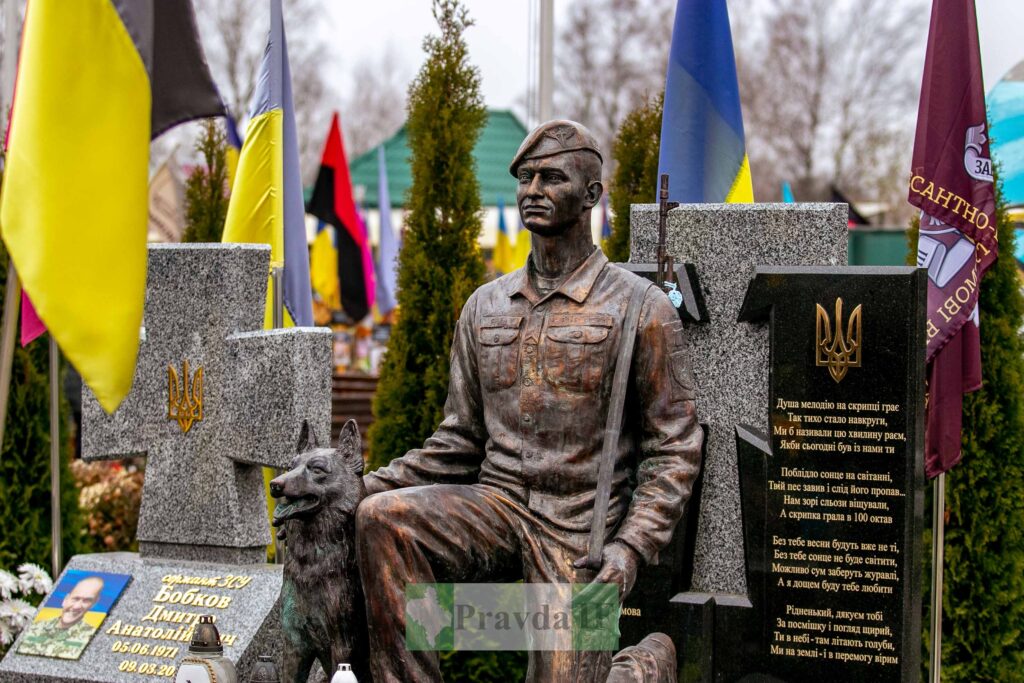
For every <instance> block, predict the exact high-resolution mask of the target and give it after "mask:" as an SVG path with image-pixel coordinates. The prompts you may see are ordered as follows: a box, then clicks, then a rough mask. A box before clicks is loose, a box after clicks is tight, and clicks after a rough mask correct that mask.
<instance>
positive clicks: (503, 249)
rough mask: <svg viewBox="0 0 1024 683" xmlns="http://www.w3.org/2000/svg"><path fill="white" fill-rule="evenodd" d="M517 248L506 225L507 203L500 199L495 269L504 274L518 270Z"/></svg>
mask: <svg viewBox="0 0 1024 683" xmlns="http://www.w3.org/2000/svg"><path fill="white" fill-rule="evenodd" d="M515 260H516V257H515V246H514V244H513V243H512V237H511V236H510V235H509V234H508V224H507V223H505V201H504V200H503V199H501V198H498V241H497V242H495V244H494V268H495V270H499V271H501V272H502V273H511V272H512V271H513V270H515V269H516V267H517V266H516V264H515Z"/></svg>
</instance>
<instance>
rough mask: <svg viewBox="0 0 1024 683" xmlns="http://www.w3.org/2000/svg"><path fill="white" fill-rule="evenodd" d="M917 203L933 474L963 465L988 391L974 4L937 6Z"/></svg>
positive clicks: (986, 177)
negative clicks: (964, 448) (981, 311)
mask: <svg viewBox="0 0 1024 683" xmlns="http://www.w3.org/2000/svg"><path fill="white" fill-rule="evenodd" d="M909 201H910V203H911V204H913V205H914V206H916V207H917V208H919V209H920V210H921V232H920V236H919V238H918V243H917V265H918V266H919V267H924V268H927V269H928V323H927V325H928V351H927V360H928V415H927V429H926V436H925V472H926V473H927V475H928V476H929V477H934V476H936V475H938V474H941V473H942V472H945V471H947V470H949V469H950V468H951V467H953V466H954V465H955V464H956V463H957V462H959V461H960V429H961V422H962V416H963V395H964V394H965V393H968V392H971V391H976V390H977V389H979V388H980V387H981V335H980V328H979V317H978V294H979V287H980V285H981V279H982V276H983V275H984V274H985V271H986V270H988V268H989V267H990V266H991V265H992V264H993V263H994V262H995V260H996V258H997V256H998V252H999V244H998V242H997V238H996V217H995V190H994V187H993V184H992V162H991V160H990V157H989V144H988V121H987V120H986V117H985V91H984V86H983V83H982V76H981V55H980V50H979V45H978V24H977V18H976V16H975V10H974V0H933V3H932V17H931V26H930V28H929V31H928V52H927V55H926V57H925V64H924V79H923V80H922V83H921V103H920V107H919V109H918V114H917V136H916V138H915V140H914V158H913V162H912V165H911V173H910V193H909Z"/></svg>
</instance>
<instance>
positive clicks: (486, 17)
mask: <svg viewBox="0 0 1024 683" xmlns="http://www.w3.org/2000/svg"><path fill="white" fill-rule="evenodd" d="M585 1H586V0H555V17H556V21H555V23H556V28H555V30H556V35H557V31H558V24H559V19H560V18H561V17H564V15H565V12H566V10H567V7H568V5H569V4H571V3H572V2H585ZM464 2H465V5H466V6H467V7H468V9H469V12H470V15H471V16H472V17H473V18H474V19H475V21H476V25H475V26H474V27H472V28H471V29H470V30H469V32H468V33H467V40H468V42H469V49H470V54H471V58H472V61H473V63H474V64H476V65H477V66H478V67H479V68H480V72H481V76H482V81H483V91H484V98H485V100H486V102H487V106H489V107H493V108H512V107H514V106H516V105H517V103H518V101H519V100H520V99H521V97H522V96H523V93H525V92H526V88H527V78H528V73H527V48H528V38H529V33H528V31H529V7H530V2H531V0H464ZM976 3H977V9H978V23H979V27H980V34H981V52H982V62H983V66H984V70H985V81H986V85H987V87H986V89H988V88H991V87H992V86H993V85H995V83H996V82H997V81H998V80H999V78H1001V77H1002V76H1003V75H1004V74H1005V73H1006V72H1007V71H1009V70H1010V68H1012V67H1013V66H1014V65H1015V64H1016V63H1017V62H1019V61H1021V60H1024V39H1022V38H1021V36H1022V34H1024V0H976ZM325 5H326V6H327V7H329V8H330V17H329V19H328V20H327V21H325V23H324V30H325V31H328V32H329V34H330V42H331V44H332V45H333V54H332V55H330V61H331V62H332V63H333V65H334V68H335V70H336V71H337V73H338V81H337V82H338V85H339V90H341V91H344V90H345V89H346V88H347V86H348V83H347V82H346V77H347V73H348V71H349V67H350V65H351V64H352V63H353V62H355V61H356V60H358V59H359V57H360V55H364V54H372V53H373V51H375V50H381V49H382V48H383V47H384V46H386V45H388V44H390V45H391V46H393V49H395V51H396V52H397V53H398V54H399V56H400V58H401V61H402V62H403V63H404V65H405V67H406V69H407V70H408V74H409V76H412V75H414V74H415V73H416V70H417V69H418V68H419V65H420V63H421V62H422V59H423V52H422V49H421V42H422V39H423V36H424V35H426V34H428V33H433V32H435V29H436V24H435V23H434V19H433V16H432V15H431V12H430V6H431V3H430V1H429V0H369V1H366V0H359V1H358V2H352V1H350V0H344V1H339V0H331V1H330V2H327V3H325ZM927 28H928V18H927V16H922V17H921V35H920V50H921V53H922V54H923V52H924V46H925V43H926V41H927ZM555 49H556V51H557V49H558V48H557V43H556V47H555ZM665 49H666V50H667V49H668V46H666V47H665Z"/></svg>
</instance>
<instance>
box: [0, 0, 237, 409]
mask: <svg viewBox="0 0 1024 683" xmlns="http://www.w3.org/2000/svg"><path fill="white" fill-rule="evenodd" d="M119 7H120V8H122V10H123V11H124V13H123V14H122V13H121V12H119V10H118V8H119ZM22 35H23V38H22V46H21V54H20V58H19V64H18V78H17V85H16V90H15V92H16V93H17V95H16V102H15V105H14V108H13V112H12V120H11V128H10V137H9V138H8V145H7V160H6V164H7V165H6V169H5V173H4V184H3V188H2V191H0V231H2V234H3V240H4V243H5V244H6V245H7V249H8V251H9V253H10V255H11V258H12V259H13V261H14V265H15V266H16V268H17V272H18V275H19V276H20V278H21V282H22V284H23V286H24V288H25V291H26V292H27V293H28V295H29V296H30V297H31V300H32V303H33V306H34V308H35V311H36V313H37V314H38V315H39V317H40V318H41V319H42V321H43V323H45V324H46V327H47V328H48V329H49V331H50V333H51V334H52V335H53V338H54V339H55V340H56V341H57V344H58V345H59V346H60V348H61V350H62V351H63V352H64V355H65V356H66V357H67V358H68V360H69V361H70V362H71V364H72V365H74V366H75V368H76V369H77V370H78V372H79V373H80V374H81V375H82V379H83V380H84V381H85V383H86V384H87V385H88V386H89V387H90V388H91V389H92V390H93V393H95V394H96V398H97V399H98V400H99V403H100V405H101V406H103V408H104V409H105V410H107V411H108V412H113V411H114V409H115V408H117V406H118V405H119V404H120V403H121V401H122V399H124V397H125V396H126V395H127V394H128V391H129V390H130V389H131V384H132V376H133V375H134V372H135V360H136V357H137V355H138V350H139V328H140V325H141V323H142V305H143V302H144V300H145V283H146V226H147V223H148V220H147V218H148V169H149V140H150V135H151V134H159V133H160V132H162V131H164V130H166V129H167V128H169V127H171V126H173V125H175V124H177V123H181V122H182V121H188V120H191V119H194V118H197V117H199V116H214V115H219V114H221V113H223V109H224V108H223V104H222V103H221V101H220V96H219V95H218V94H217V91H216V88H215V87H214V86H213V82H212V80H211V79H210V75H209V70H208V69H207V68H206V62H205V58H204V57H203V55H202V50H201V48H200V46H199V42H198V38H197V36H196V34H195V16H194V14H193V10H192V5H191V4H190V3H179V2H157V1H156V0H149V1H148V2H146V1H143V0H138V1H136V2H133V3H132V4H131V7H130V11H129V10H128V8H127V7H126V6H124V5H120V4H115V3H114V2H112V1H111V0H75V1H74V2H67V1H66V0H33V1H32V2H31V3H30V4H29V9H28V10H27V13H26V16H25V25H24V27H23V29H22ZM140 53H145V54H148V55H150V57H149V59H147V60H145V61H144V60H143V59H142V57H141V56H140ZM147 69H148V70H147ZM154 79H155V80H154ZM153 91H157V92H159V94H160V97H159V98H158V99H157V101H156V102H153V100H152V95H151V93H152V92H153Z"/></svg>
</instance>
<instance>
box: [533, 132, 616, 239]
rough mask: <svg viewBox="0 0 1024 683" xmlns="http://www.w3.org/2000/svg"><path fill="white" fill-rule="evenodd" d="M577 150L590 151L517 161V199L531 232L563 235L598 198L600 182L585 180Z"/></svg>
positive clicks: (554, 235) (552, 235)
mask: <svg viewBox="0 0 1024 683" xmlns="http://www.w3.org/2000/svg"><path fill="white" fill-rule="evenodd" d="M580 154H589V152H569V153H565V154H556V155H554V156H548V157H542V158H540V159H526V160H524V161H523V162H522V163H520V164H519V168H517V169H516V177H517V178H518V180H519V186H518V188H517V190H516V201H517V203H518V204H519V215H520V216H521V217H522V219H523V225H524V226H526V228H527V229H528V230H529V231H530V232H533V233H536V234H538V235H541V236H544V237H557V236H559V235H562V234H564V233H565V232H566V231H567V230H569V229H570V228H572V227H573V226H575V225H577V224H578V223H579V220H580V215H581V214H582V213H583V212H585V211H587V210H589V209H592V208H593V207H594V205H595V204H597V201H598V200H599V199H600V198H601V183H600V182H596V181H592V182H589V183H588V182H587V179H586V176H585V173H584V168H583V167H582V164H580V159H579V158H578V157H579V155H580Z"/></svg>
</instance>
